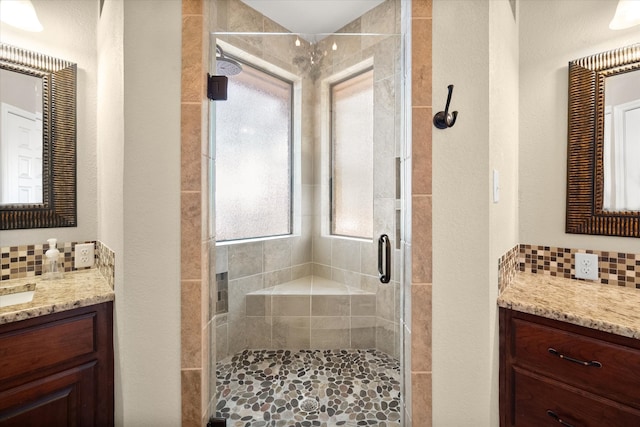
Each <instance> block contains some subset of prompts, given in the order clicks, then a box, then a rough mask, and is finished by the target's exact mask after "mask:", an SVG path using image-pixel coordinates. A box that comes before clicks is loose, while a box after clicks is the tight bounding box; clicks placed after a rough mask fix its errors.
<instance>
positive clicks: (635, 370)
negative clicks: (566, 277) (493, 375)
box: [500, 308, 640, 427]
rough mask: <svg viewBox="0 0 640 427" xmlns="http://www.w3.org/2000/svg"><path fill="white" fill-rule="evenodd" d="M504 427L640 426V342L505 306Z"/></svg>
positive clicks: (502, 344)
mask: <svg viewBox="0 0 640 427" xmlns="http://www.w3.org/2000/svg"><path fill="white" fill-rule="evenodd" d="M500 425H501V426H502V427H507V426H509V427H510V426H518V427H528V426H531V427H541V426H564V427H571V426H572V427H592V426H593V427H596V426H598V427H602V426H611V427H616V426H619V427H626V426H640V340H636V339H632V338H627V337H623V336H619V335H614V334H609V333H606V332H602V331H598V330H594V329H590V328H585V327H581V326H576V325H572V324H569V323H565V322H560V321H557V320H551V319H546V318H542V317H539V316H534V315H530V314H525V313H521V312H517V311H514V310H508V309H504V308H500Z"/></svg>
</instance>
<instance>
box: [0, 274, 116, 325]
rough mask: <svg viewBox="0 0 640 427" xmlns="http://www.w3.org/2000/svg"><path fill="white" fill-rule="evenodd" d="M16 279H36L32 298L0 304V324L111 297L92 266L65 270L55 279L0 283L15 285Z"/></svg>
mask: <svg viewBox="0 0 640 427" xmlns="http://www.w3.org/2000/svg"><path fill="white" fill-rule="evenodd" d="M19 282H31V283H33V282H35V283H36V287H35V295H34V297H33V300H32V301H31V302H27V303H23V304H15V305H13V306H8V307H2V308H1V309H0V325H5V324H8V323H13V322H19V321H21V320H27V319H33V318H36V317H40V316H46V315H49V314H54V313H60V312H64V311H68V310H73V309H76V308H81V307H88V306H91V305H97V304H102V303H105V302H110V301H115V292H114V290H113V289H111V287H110V286H109V285H108V284H107V282H106V280H105V279H104V277H102V275H101V274H100V273H99V272H98V271H96V270H95V269H91V270H84V271H77V272H72V273H66V274H65V277H64V278H63V279H58V280H52V281H46V280H44V279H42V278H41V277H40V276H38V277H35V278H33V277H30V278H25V279H14V280H10V281H6V282H4V283H3V282H0V285H4V286H15V284H16V283H19Z"/></svg>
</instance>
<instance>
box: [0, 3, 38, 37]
mask: <svg viewBox="0 0 640 427" xmlns="http://www.w3.org/2000/svg"><path fill="white" fill-rule="evenodd" d="M0 20H2V22H4V23H5V24H9V25H11V26H13V27H16V28H20V29H21V30H25V31H33V32H40V31H42V29H43V28H42V24H40V21H39V20H38V15H36V10H35V9H34V8H33V4H31V1H30V0H1V1H0Z"/></svg>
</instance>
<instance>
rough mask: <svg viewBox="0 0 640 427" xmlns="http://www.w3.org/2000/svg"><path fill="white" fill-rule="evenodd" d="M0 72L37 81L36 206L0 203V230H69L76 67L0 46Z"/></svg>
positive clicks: (73, 197) (73, 177)
mask: <svg viewBox="0 0 640 427" xmlns="http://www.w3.org/2000/svg"><path fill="white" fill-rule="evenodd" d="M0 68H3V69H5V70H9V71H15V72H18V73H23V74H27V75H30V76H35V77H39V78H41V79H42V104H43V105H42V151H43V152H42V181H43V182H42V192H43V194H42V203H39V204H11V205H0V230H15V229H24V228H51V227H75V226H76V225H77V212H76V209H77V208H76V73H77V71H76V69H77V67H76V64H74V63H71V62H68V61H65V60H62V59H57V58H52V57H50V56H46V55H42V54H40V53H37V52H31V51H28V50H24V49H21V48H18V47H15V46H10V45H7V44H3V43H0Z"/></svg>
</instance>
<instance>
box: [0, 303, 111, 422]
mask: <svg viewBox="0 0 640 427" xmlns="http://www.w3.org/2000/svg"><path fill="white" fill-rule="evenodd" d="M113 399H114V397H113V303H112V302H106V303H102V304H97V305H93V306H88V307H82V308H77V309H74V310H69V311H63V312H60V313H55V314H50V315H46V316H41V317H37V318H33V319H28V320H22V321H18V322H13V323H8V324H4V325H0V426H2V427H7V426H16V427H18V426H20V427H24V426H31V427H37V426H43V427H44V426H47V427H57V426H65V427H66V426H77V427H85V426H112V425H113V422H114V421H113Z"/></svg>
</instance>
